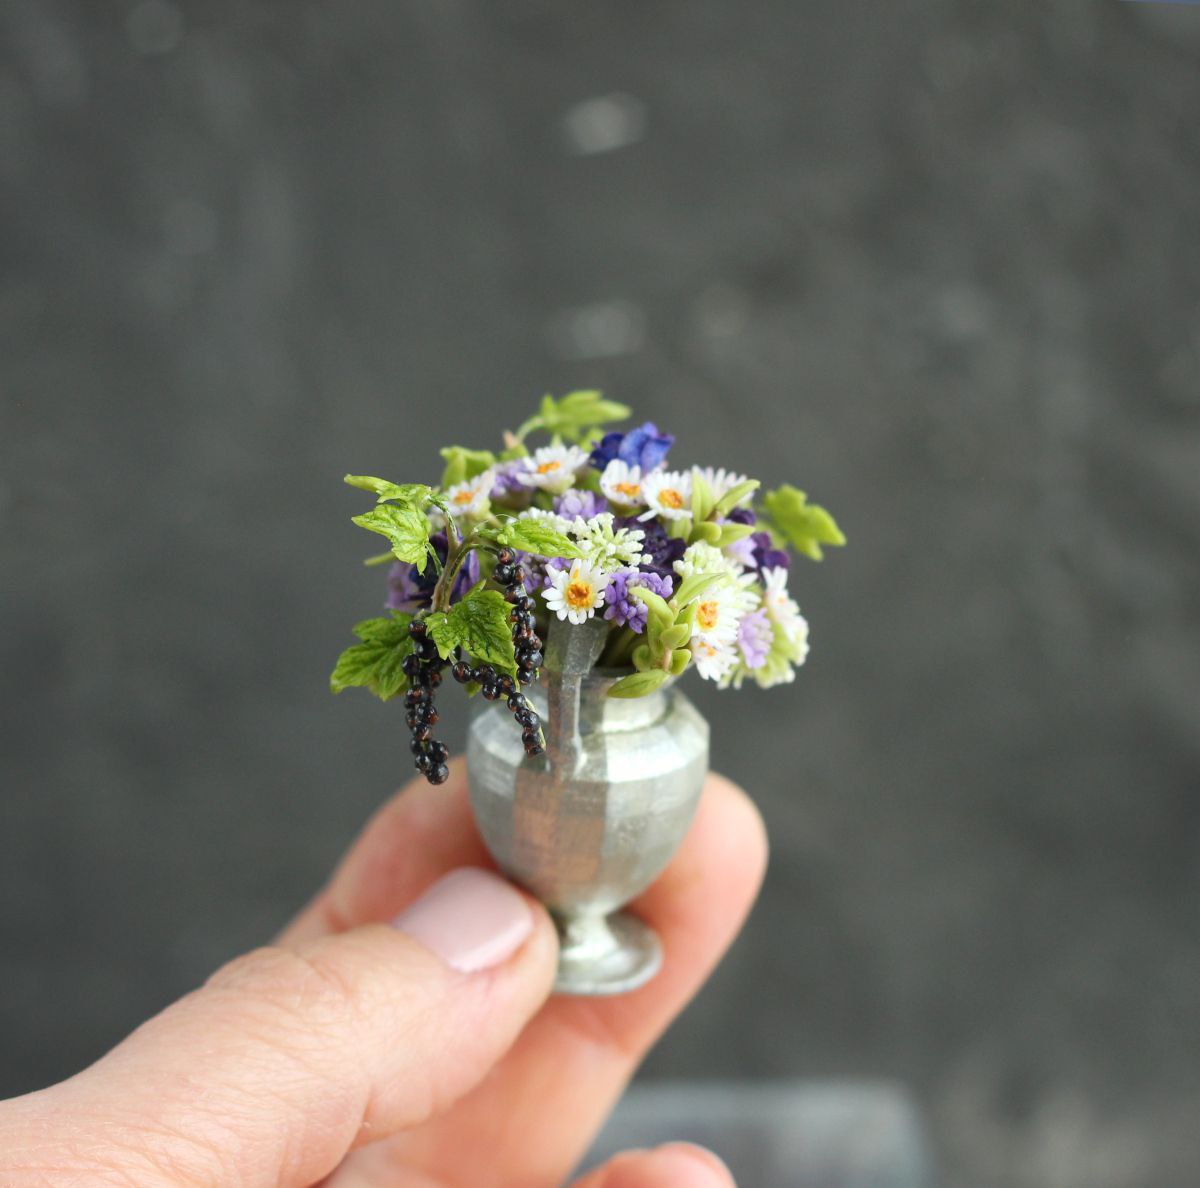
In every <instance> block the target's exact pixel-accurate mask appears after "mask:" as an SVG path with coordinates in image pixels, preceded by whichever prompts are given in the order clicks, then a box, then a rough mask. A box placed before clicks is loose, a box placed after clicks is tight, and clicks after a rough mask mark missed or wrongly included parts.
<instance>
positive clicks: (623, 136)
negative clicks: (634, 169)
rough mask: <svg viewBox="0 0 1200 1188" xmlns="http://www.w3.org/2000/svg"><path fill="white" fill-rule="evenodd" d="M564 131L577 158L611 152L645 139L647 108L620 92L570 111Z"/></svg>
mask: <svg viewBox="0 0 1200 1188" xmlns="http://www.w3.org/2000/svg"><path fill="white" fill-rule="evenodd" d="M562 132H563V139H564V140H565V141H566V146H567V151H568V152H571V153H574V154H575V155H576V156H579V157H590V156H593V155H595V154H596V153H611V152H612V151H613V150H614V149H619V148H625V147H626V146H627V145H631V144H637V142H638V141H639V140H642V139H644V138H645V135H646V105H645V104H644V103H643V102H642V101H641V100H640V99H638V98H636V97H635V96H633V95H626V94H625V93H623V92H621V91H614V92H613V93H612V94H611V95H597V96H596V97H595V98H594V99H585V100H583V102H582V103H576V104H575V106H574V107H571V108H568V109H567V112H566V114H565V115H564V116H563V118H562Z"/></svg>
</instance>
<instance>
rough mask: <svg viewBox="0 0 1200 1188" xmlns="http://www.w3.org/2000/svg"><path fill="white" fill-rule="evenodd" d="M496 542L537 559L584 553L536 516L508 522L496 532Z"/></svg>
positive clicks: (579, 555)
mask: <svg viewBox="0 0 1200 1188" xmlns="http://www.w3.org/2000/svg"><path fill="white" fill-rule="evenodd" d="M495 539H496V541H497V542H498V543H499V544H502V545H507V546H508V547H509V548H513V549H520V551H521V552H522V553H533V554H534V555H535V556H537V557H571V558H574V557H582V556H583V551H582V550H581V549H580V547H579V546H578V545H577V544H576V543H575V542H574V541H573V540H571V538H570V537H568V536H565V535H563V533H561V532H559V531H558V529H557V528H555V527H554V526H553V525H552V524H549V523H547V522H546V521H545V520H539V519H538V518H537V517H535V516H526V517H524V518H522V519H515V520H506V521H505V522H504V523H503V524H501V526H500V528H499V530H498V531H497V532H496V536H495Z"/></svg>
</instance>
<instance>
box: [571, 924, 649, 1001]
mask: <svg viewBox="0 0 1200 1188" xmlns="http://www.w3.org/2000/svg"><path fill="white" fill-rule="evenodd" d="M554 923H555V925H556V926H557V928H558V937H559V942H560V948H559V954H558V974H557V976H556V977H555V979H554V989H555V990H556V991H557V992H558V993H559V994H580V995H600V994H624V993H626V992H627V991H629V990H636V989H637V988H638V987H639V986H642V985H644V984H645V983H646V982H648V981H649V980H650V979H651V978H652V977H654V975H655V974H656V973H658V970H659V966H661V965H662V945H661V943H660V942H659V939H658V937H657V935H655V933H654V930H653V929H652V928H650V927H649V925H646V924H643V923H642V921H641V920H639V919H638V918H637V917H636V916H631V915H629V913H628V912H613V914H612V915H611V916H561V915H555V917H554Z"/></svg>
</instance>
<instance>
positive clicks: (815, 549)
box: [763, 483, 846, 561]
mask: <svg viewBox="0 0 1200 1188" xmlns="http://www.w3.org/2000/svg"><path fill="white" fill-rule="evenodd" d="M763 507H764V509H765V511H766V513H767V516H768V517H769V518H770V520H771V523H772V524H773V525H774V526H775V529H776V530H777V531H778V533H779V535H780V536H782V537H783V539H784V540H785V541H786V542H787V543H788V544H790V545H791V546H792V548H794V549H795V550H796V551H797V552H798V553H803V554H804V555H805V556H806V557H811V558H812V559H813V560H814V561H820V560H821V557H822V555H823V554H822V552H821V546H822V545H838V546H840V545H844V544H845V543H846V538H845V536H843V535H842V531H841V529H840V528H839V527H838V526H837V524H836V523H835V522H834V519H833V517H832V516H831V515H830V514H829V513H828V512H827V511H826V510H825V509H824V508H823V507H818V506H817V505H816V504H815V503H809V502H808V497H807V496H806V495H805V494H804V492H803V491H798V490H797V489H796V488H795V487H793V486H791V485H790V484H788V483H785V484H784V485H783V486H782V487H779V488H778V489H776V490H774V491H770V492H768V493H767V495H766V497H765V498H764V499H763Z"/></svg>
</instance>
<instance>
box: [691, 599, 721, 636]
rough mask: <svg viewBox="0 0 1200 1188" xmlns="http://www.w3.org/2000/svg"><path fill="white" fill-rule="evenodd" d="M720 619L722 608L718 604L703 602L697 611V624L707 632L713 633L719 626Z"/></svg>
mask: <svg viewBox="0 0 1200 1188" xmlns="http://www.w3.org/2000/svg"><path fill="white" fill-rule="evenodd" d="M720 618H721V608H720V606H719V605H718V604H717V603H716V602H713V601H709V602H702V603H701V604H700V605H699V607H697V609H696V622H697V623H699V624H700V626H701V627H703V628H704V630H705V631H711V630H712V629H713V628H714V627H715V626H716V625H717V622H718V620H719V619H720Z"/></svg>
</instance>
